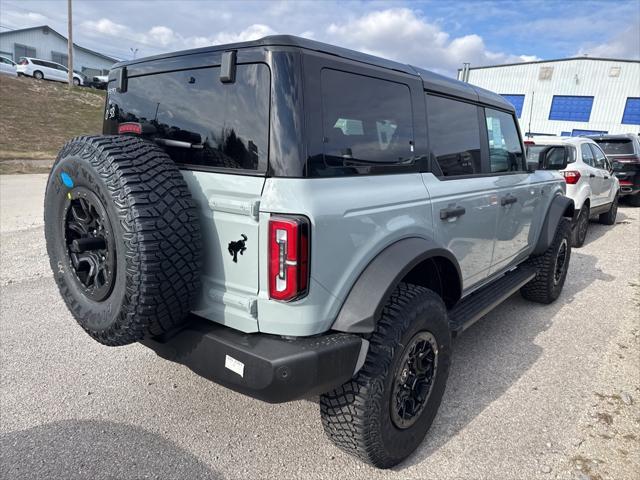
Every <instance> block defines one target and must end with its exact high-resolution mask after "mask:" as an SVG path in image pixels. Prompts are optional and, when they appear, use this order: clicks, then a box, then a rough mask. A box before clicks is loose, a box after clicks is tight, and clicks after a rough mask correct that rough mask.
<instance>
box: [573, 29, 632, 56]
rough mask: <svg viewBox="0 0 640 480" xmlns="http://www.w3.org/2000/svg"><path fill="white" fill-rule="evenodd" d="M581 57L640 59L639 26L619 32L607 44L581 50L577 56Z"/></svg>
mask: <svg viewBox="0 0 640 480" xmlns="http://www.w3.org/2000/svg"><path fill="white" fill-rule="evenodd" d="M582 55H589V56H591V57H605V58H633V59H640V24H637V23H636V24H634V25H632V26H630V27H629V28H627V29H625V30H623V31H621V32H620V33H618V34H617V35H615V36H614V37H613V38H611V39H610V40H609V41H608V42H605V43H601V44H599V45H592V46H586V47H583V48H581V49H580V51H579V52H578V56H582Z"/></svg>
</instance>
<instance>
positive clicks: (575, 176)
mask: <svg viewBox="0 0 640 480" xmlns="http://www.w3.org/2000/svg"><path fill="white" fill-rule="evenodd" d="M562 174H563V175H564V179H565V181H566V182H567V183H568V184H569V185H575V184H576V183H578V180H580V172H576V171H575V170H568V171H566V172H562Z"/></svg>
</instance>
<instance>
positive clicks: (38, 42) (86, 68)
mask: <svg viewBox="0 0 640 480" xmlns="http://www.w3.org/2000/svg"><path fill="white" fill-rule="evenodd" d="M0 56H3V57H6V58H10V59H12V60H13V61H14V62H17V61H18V60H19V59H20V57H35V58H41V59H42V60H51V61H53V62H57V63H61V64H63V65H65V66H67V62H68V56H67V37H65V36H63V35H61V34H59V33H58V32H56V31H55V30H54V29H52V28H51V27H49V26H47V25H41V26H38V27H30V28H23V29H20V30H9V31H6V32H0ZM117 61H118V60H116V59H115V58H111V57H109V56H107V55H103V54H102V53H98V52H94V51H93V50H89V49H88V48H84V47H81V46H79V45H76V44H75V43H74V44H73V69H74V70H76V71H79V72H82V73H84V74H85V75H87V76H91V75H100V74H106V72H107V71H108V70H109V69H110V68H111V66H112V65H113V64H114V63H116V62H117Z"/></svg>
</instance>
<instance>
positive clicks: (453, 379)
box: [0, 175, 640, 480]
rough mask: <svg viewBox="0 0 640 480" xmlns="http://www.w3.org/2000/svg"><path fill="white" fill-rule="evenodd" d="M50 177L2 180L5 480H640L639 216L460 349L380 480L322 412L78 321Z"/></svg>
mask: <svg viewBox="0 0 640 480" xmlns="http://www.w3.org/2000/svg"><path fill="white" fill-rule="evenodd" d="M45 181H46V176H44V175H22V176H13V175H7V176H0V193H1V197H0V208H1V210H0V213H1V222H0V284H1V288H2V291H1V296H0V302H1V307H0V369H1V390H0V462H1V463H0V478H118V479H120V478H122V479H125V478H126V479H128V478H162V479H164V478H166V479H170V478H171V479H173V478H189V479H192V478H279V479H280V478H347V477H348V478H351V479H356V478H367V479H375V478H392V479H406V478H438V479H485V478H486V479H524V478H536V479H538V478H560V479H577V480H588V479H592V480H596V479H609V478H610V479H616V480H617V479H632V478H638V477H637V473H638V472H639V471H640V272H639V269H640V209H633V208H631V207H625V206H624V205H623V206H622V207H621V208H620V210H619V213H618V223H617V224H616V225H615V226H613V227H606V226H603V225H599V224H597V223H592V224H591V227H590V232H589V234H588V237H587V241H586V243H585V246H584V247H583V248H581V249H576V250H574V251H573V255H572V259H571V265H570V271H569V276H568V279H567V284H566V286H565V290H564V292H563V294H562V296H561V297H560V300H559V301H558V302H556V303H555V304H553V305H549V306H540V305H536V304H531V303H528V302H526V301H525V300H523V299H522V298H520V297H519V296H518V295H515V296H514V297H512V298H511V299H509V300H508V301H507V302H505V303H504V304H503V305H501V306H500V307H498V309H496V310H495V311H493V312H492V313H490V314H489V315H487V317H485V318H484V319H483V320H481V321H480V322H478V323H477V324H475V325H474V326H473V327H472V328H470V329H469V330H468V331H467V332H465V334H464V335H463V336H462V337H461V338H459V339H457V340H456V341H455V342H454V348H455V352H454V358H453V368H452V372H451V375H450V377H449V383H448V386H447V391H446V394H445V398H444V400H443V405H442V407H441V409H440V412H439V413H438V416H437V417H436V420H435V422H434V425H433V427H432V430H431V431H430V433H429V435H428V437H427V439H426V440H425V441H424V443H423V444H422V446H421V447H420V448H419V450H418V451H417V452H416V453H415V454H414V455H413V456H412V457H410V459H409V460H408V461H407V462H405V463H404V464H402V465H400V466H398V467H396V468H394V469H393V470H390V471H376V470H374V469H372V468H369V467H367V466H364V465H362V464H361V463H359V462H357V461H356V460H354V459H352V458H351V457H349V456H347V455H346V454H343V453H342V452H340V451H338V450H336V449H335V448H334V447H333V446H332V445H331V443H330V442H329V441H328V440H327V439H326V438H325V437H324V433H323V431H322V427H321V425H320V415H319V408H318V406H317V404H316V403H314V402H312V401H309V400H303V401H298V402H293V403H290V404H285V405H268V404H264V403H261V402H259V401H257V400H252V399H250V398H246V397H244V396H242V395H239V394H236V393H233V392H231V391H228V390H226V389H224V388H222V387H219V386H217V385H215V384H213V383H210V382H208V381H206V380H204V379H202V378H199V377H197V376H195V375H194V374H193V373H191V372H190V371H189V370H188V369H186V368H184V367H181V366H177V365H174V364H171V363H168V362H166V361H164V360H162V359H160V358H158V357H156V356H155V354H154V353H153V352H151V351H149V350H147V349H146V348H145V347H143V346H140V345H132V346H128V347H120V348H109V347H104V346H101V345H99V344H97V343H95V342H94V341H93V340H91V339H90V338H89V337H88V336H87V335H86V334H85V333H84V332H83V331H82V330H81V328H80V327H79V326H78V325H77V324H76V323H75V321H74V320H73V319H72V318H71V316H70V314H69V313H68V311H67V309H66V308H65V306H64V304H63V302H62V300H61V298H60V297H59V295H58V292H57V289H56V286H55V284H54V282H53V279H52V276H51V274H50V271H49V266H48V259H47V255H46V250H45V244H44V237H43V228H42V202H43V194H44V185H45Z"/></svg>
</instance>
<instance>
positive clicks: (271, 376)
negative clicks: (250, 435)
mask: <svg viewBox="0 0 640 480" xmlns="http://www.w3.org/2000/svg"><path fill="white" fill-rule="evenodd" d="M366 343H367V342H366V341H364V340H362V339H361V338H360V337H359V336H357V335H351V334H345V333H329V334H325V335H321V336H317V337H299V338H294V339H291V340H289V339H283V338H282V337H279V336H275V335H267V334H262V333H250V334H247V333H242V332H239V331H237V330H233V329H230V328H228V327H225V326H223V325H219V324H216V323H213V322H210V321H208V320H204V319H201V318H199V317H195V316H193V317H192V320H191V321H190V322H189V323H188V324H187V325H186V327H185V328H183V329H182V330H180V331H178V332H177V333H175V334H174V335H172V336H171V337H170V338H158V337H156V338H152V339H145V340H143V341H142V344H143V345H145V346H147V347H149V348H151V349H152V350H154V351H155V352H156V353H157V354H158V355H159V356H161V357H163V358H165V359H167V360H171V361H174V362H177V363H180V364H182V365H185V366H187V367H188V368H190V369H191V370H193V371H194V372H195V373H197V374H198V375H200V376H202V377H204V378H207V379H209V380H212V381H214V382H216V383H219V384H221V385H224V386H225V387H228V388H230V389H232V390H235V391H236V392H240V393H243V394H245V395H248V396H250V397H254V398H257V399H260V400H263V401H265V402H269V403H281V402H287V401H290V400H296V399H299V398H302V397H305V396H308V395H315V394H320V393H324V392H327V391H330V390H332V389H334V388H335V387H337V386H339V385H341V384H342V383H344V382H346V381H347V380H349V379H350V378H351V377H353V375H354V372H355V370H356V367H359V366H360V364H361V363H362V362H359V359H361V358H364V355H365V354H366ZM361 350H362V351H363V353H362V356H361Z"/></svg>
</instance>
